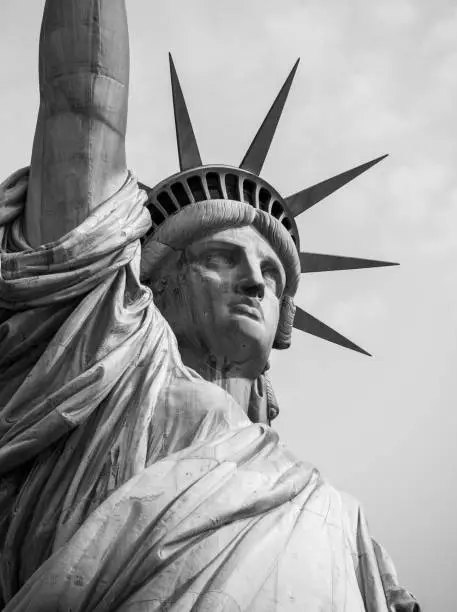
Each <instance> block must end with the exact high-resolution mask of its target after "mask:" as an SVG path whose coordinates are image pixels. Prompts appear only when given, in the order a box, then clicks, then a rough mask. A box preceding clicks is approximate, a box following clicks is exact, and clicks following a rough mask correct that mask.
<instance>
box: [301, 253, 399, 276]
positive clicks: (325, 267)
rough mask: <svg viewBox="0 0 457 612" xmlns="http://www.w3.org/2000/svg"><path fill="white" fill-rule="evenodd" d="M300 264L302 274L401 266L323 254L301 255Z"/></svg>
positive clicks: (373, 260)
mask: <svg viewBox="0 0 457 612" xmlns="http://www.w3.org/2000/svg"><path fill="white" fill-rule="evenodd" d="M300 264H301V272H302V274H307V273H308V272H331V271H333V270H357V269H361V268H380V267H383V266H398V265H399V264H398V263H394V262H391V261H377V260H375V259H360V258H358V257H342V256H340V255H324V254H323V253H300Z"/></svg>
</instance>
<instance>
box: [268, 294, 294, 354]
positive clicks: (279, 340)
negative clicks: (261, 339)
mask: <svg viewBox="0 0 457 612" xmlns="http://www.w3.org/2000/svg"><path fill="white" fill-rule="evenodd" d="M294 317H295V304H294V300H293V299H292V298H291V297H290V296H288V295H284V296H283V297H282V299H281V307H280V311H279V321H278V329H277V330H276V336H275V339H274V342H273V348H275V349H280V350H281V349H287V348H289V346H290V343H291V340H292V329H293V323H294Z"/></svg>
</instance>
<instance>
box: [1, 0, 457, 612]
mask: <svg viewBox="0 0 457 612" xmlns="http://www.w3.org/2000/svg"><path fill="white" fill-rule="evenodd" d="M43 5H44V1H43V0H1V5H0V57H1V58H2V62H1V67H0V82H1V85H2V95H1V100H0V104H1V117H0V125H1V128H0V133H1V138H2V146H1V148H0V168H1V173H2V175H3V176H6V175H8V174H9V173H10V172H12V171H13V170H15V169H16V168H17V167H20V166H24V165H26V164H27V163H28V162H29V159H30V152H31V145H32V138H33V132H34V125H35V119H36V110H37V104H38V93H37V75H36V72H37V70H36V67H37V50H38V35H39V27H40V20H41V13H42V8H43ZM127 6H128V11H129V22H130V34H131V62H132V70H131V93H130V115H129V133H128V159H129V165H130V167H131V168H132V169H133V170H134V171H135V172H136V173H137V175H138V176H139V177H140V179H141V180H142V181H143V182H145V183H147V184H149V185H151V186H152V185H154V184H155V183H156V182H158V181H159V180H160V179H162V178H164V177H165V176H168V175H169V174H172V173H174V172H175V171H177V169H178V161H177V153H176V147H175V140H174V125H173V117H172V110H171V94H170V85H169V75H168V60H167V53H168V51H169V50H171V51H172V53H173V55H174V59H175V63H176V67H177V70H178V74H179V75H180V79H181V83H182V86H183V89H184V93H185V95H186V98H187V102H188V106H189V110H190V114H191V117H192V120H193V123H194V128H195V132H196V135H197V138H198V141H199V145H200V152H201V154H202V157H203V159H204V161H206V162H208V163H209V162H225V163H229V164H238V163H239V162H240V161H241V158H242V157H243V155H244V152H245V150H246V149H247V147H248V145H249V143H250V140H251V138H252V136H253V134H254V133H255V131H256V130H257V128H258V126H259V124H260V122H261V121H262V119H263V117H264V115H265V113H266V112H267V110H268V108H269V106H270V104H271V102H272V101H273V98H274V96H275V95H276V93H277V91H278V90H279V87H280V86H281V84H282V82H283V81H284V79H285V77H286V75H287V73H288V71H289V70H290V68H291V66H292V65H293V63H294V61H295V59H296V58H297V57H298V56H300V57H301V63H300V67H299V70H298V73H297V75H296V78H295V83H294V85H293V87H292V90H291V94H290V96H289V100H288V102H287V104H286V108H285V112H284V116H283V118H282V120H281V123H280V125H279V128H278V131H277V135H276V138H275V140H274V142H273V146H272V148H271V151H270V154H269V156H268V158H267V162H266V164H265V167H264V171H263V176H264V177H265V178H266V179H267V180H269V181H270V182H271V183H272V184H273V185H274V186H276V187H277V188H278V190H279V191H280V192H281V193H282V194H283V195H289V194H291V193H293V192H294V191H296V190H298V189H300V188H302V187H305V186H309V185H311V184H313V183H315V182H318V181H320V180H323V179H325V178H327V177H329V176H330V175H332V174H336V173H339V172H341V171H343V170H346V169H348V168H350V167H352V166H355V165H357V164H359V163H362V162H364V161H367V160H370V159H372V158H374V157H377V156H379V155H381V154H383V153H390V154H391V156H390V157H389V158H388V159H387V160H385V161H383V162H382V163H381V164H379V165H378V166H376V167H375V168H373V169H372V170H370V171H369V172H368V173H366V174H365V175H363V176H361V177H359V178H358V179H356V180H355V181H354V182H353V183H351V184H350V185H349V186H347V187H345V188H343V189H342V190H341V191H339V192H337V193H336V194H334V195H333V196H331V197H330V198H328V199H327V200H324V201H322V202H321V203H320V204H318V205H316V206H315V207H314V208H313V209H312V210H310V211H308V212H307V213H305V214H303V215H302V216H301V217H300V219H299V229H300V232H301V236H302V248H303V249H304V250H307V251H316V252H323V253H335V254H345V255H353V256H359V257H371V258H374V259H387V260H391V261H400V262H401V266H400V267H399V268H385V269H378V270H372V271H352V272H339V273H338V272H330V273H323V274H320V275H307V276H306V277H304V278H303V282H302V285H301V289H300V292H299V295H298V297H297V303H298V304H299V305H301V306H303V307H304V308H306V309H308V310H309V311H310V312H311V313H312V314H314V315H315V316H317V317H319V318H321V319H322V320H324V321H325V322H327V323H328V324H330V325H332V326H334V327H336V328H337V329H338V330H339V331H340V332H341V333H343V334H345V335H347V336H348V337H349V338H351V339H352V340H353V341H355V342H356V343H358V344H361V345H362V346H363V347H364V348H366V349H367V350H368V351H370V352H372V353H373V354H374V355H375V357H373V358H368V357H363V356H361V355H358V354H355V353H351V352H350V351H348V350H345V349H341V348H339V347H336V346H334V345H331V344H329V343H326V342H323V341H320V340H317V339H315V338H312V337H310V336H306V335H305V334H299V333H296V335H295V336H294V338H293V346H292V348H291V349H290V350H288V351H283V352H281V353H276V354H275V355H274V357H273V359H272V376H273V380H274V383H275V388H276V390H277V394H278V397H279V400H280V404H281V413H280V416H279V418H278V420H277V421H276V422H275V427H276V428H277V429H278V430H279V432H280V434H281V436H282V439H283V441H284V442H285V443H286V444H287V445H288V446H289V447H290V448H292V449H293V450H294V451H295V452H296V453H297V454H298V455H299V456H300V457H301V458H303V459H306V460H309V461H311V462H313V463H315V464H316V465H317V466H318V467H319V468H320V469H321V471H322V472H323V473H324V474H325V475H326V476H327V477H328V479H329V480H331V481H332V482H333V483H334V484H335V485H336V486H337V487H339V488H342V489H345V490H346V491H348V492H350V493H352V494H353V495H355V496H356V497H358V498H359V499H360V500H361V502H362V504H363V505H364V507H365V510H366V513H367V515H368V518H369V521H370V526H371V530H372V533H373V535H374V536H375V537H376V538H377V539H378V540H379V541H380V542H382V543H383V544H384V545H385V546H386V548H387V549H388V550H389V552H390V554H391V555H392V557H393V559H394V561H395V563H396V566H397V569H398V572H399V575H400V578H401V581H402V583H404V584H405V585H406V586H407V587H408V588H409V589H410V590H411V591H412V592H413V593H414V594H415V595H416V596H417V597H418V599H419V600H420V601H421V602H422V604H423V608H424V610H425V611H426V612H427V611H430V612H431V611H434V610H440V612H453V611H454V610H455V600H456V597H457V596H456V594H455V588H456V587H455V575H456V570H457V527H456V516H457V486H456V484H457V482H456V476H457V449H456V437H457V436H456V434H457V417H456V410H455V406H456V400H457V376H456V374H455V372H456V365H457V340H456V332H457V291H456V284H457V272H456V266H457V174H456V170H455V166H456V161H457V145H456V134H457V130H456V119H455V107H456V106H457V34H456V33H457V5H456V3H455V0H434V1H433V2H430V1H427V0H371V1H370V0H344V1H340V0H311V1H300V0H287V1H286V0H284V1H282V2H280V1H279V0H274V1H273V0H243V1H241V0H231V1H228V0H225V1H224V0H219V1H215V0H167V1H166V2H165V0H163V1H162V2H158V1H152V0H127Z"/></svg>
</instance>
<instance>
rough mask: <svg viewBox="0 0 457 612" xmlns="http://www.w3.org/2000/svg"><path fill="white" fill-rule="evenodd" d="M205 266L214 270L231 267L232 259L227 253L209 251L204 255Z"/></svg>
mask: <svg viewBox="0 0 457 612" xmlns="http://www.w3.org/2000/svg"><path fill="white" fill-rule="evenodd" d="M205 264H206V265H207V266H209V267H215V268H216V267H224V266H232V265H233V264H234V258H233V255H232V254H231V253H230V252H229V251H222V250H221V251H210V252H209V253H206V255H205Z"/></svg>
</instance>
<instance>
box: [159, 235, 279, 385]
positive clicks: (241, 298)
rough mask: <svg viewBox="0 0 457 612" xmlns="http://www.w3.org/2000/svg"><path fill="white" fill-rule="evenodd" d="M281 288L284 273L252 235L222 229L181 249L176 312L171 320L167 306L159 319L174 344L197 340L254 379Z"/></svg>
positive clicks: (269, 340) (274, 324) (273, 324)
mask: <svg viewBox="0 0 457 612" xmlns="http://www.w3.org/2000/svg"><path fill="white" fill-rule="evenodd" d="M284 285H285V272H284V268H283V266H282V264H281V262H280V260H279V258H278V256H277V255H276V253H275V252H274V251H273V249H272V248H271V246H270V245H269V244H268V242H267V241H266V240H265V239H264V238H263V236H262V235H261V234H259V233H258V232H257V230H255V229H254V228H252V227H250V226H246V227H241V228H235V229H227V230H223V231H219V232H217V233H214V234H212V235H210V236H208V237H205V238H203V239H201V240H199V241H197V242H194V243H193V244H192V245H191V246H190V247H188V248H187V249H186V252H185V261H184V265H183V268H182V269H181V272H180V287H179V294H180V297H179V299H178V300H177V301H178V302H179V303H180V306H179V309H180V311H181V312H180V313H179V312H175V315H174V316H173V315H172V317H171V319H172V320H170V317H169V316H168V314H169V312H167V311H169V310H170V309H169V307H166V308H165V311H166V312H165V313H164V314H165V315H166V316H167V318H168V320H169V321H170V323H171V325H172V327H173V329H174V331H175V333H176V335H177V336H178V339H182V338H184V339H186V338H187V339H190V340H191V341H192V339H197V340H198V344H199V345H200V346H202V347H205V348H206V349H207V350H208V351H209V352H210V354H211V355H212V356H216V357H217V358H219V359H223V360H224V361H225V362H226V363H229V364H231V365H232V366H233V365H235V366H236V365H237V364H239V366H240V370H242V371H243V373H244V374H245V375H253V376H254V375H258V373H260V372H259V371H258V370H260V371H261V370H262V369H263V367H264V366H265V364H266V362H267V360H268V356H269V354H270V351H271V348H272V345H273V341H274V338H275V335H276V329H277V326H278V321H279V313H280V300H281V296H282V293H283V290H284ZM167 293H168V298H167V302H169V300H170V297H169V296H170V292H167ZM172 293H173V292H172ZM174 295H175V296H176V295H177V292H174ZM168 306H170V304H169V303H168ZM183 310H186V312H183Z"/></svg>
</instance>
